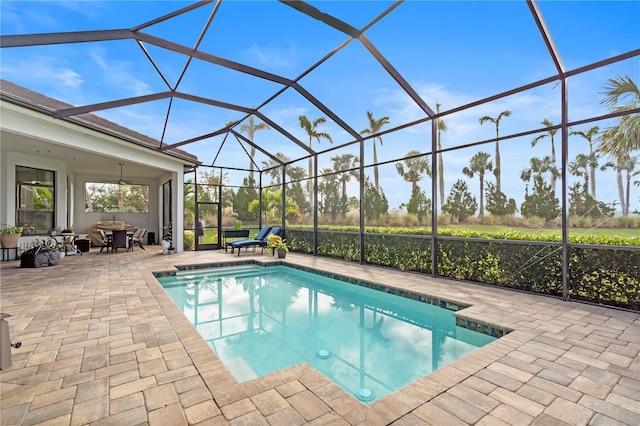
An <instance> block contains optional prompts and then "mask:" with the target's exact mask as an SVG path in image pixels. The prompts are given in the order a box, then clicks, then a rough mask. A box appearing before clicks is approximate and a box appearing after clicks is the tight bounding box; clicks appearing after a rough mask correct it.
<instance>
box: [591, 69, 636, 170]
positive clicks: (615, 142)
mask: <svg viewBox="0 0 640 426" xmlns="http://www.w3.org/2000/svg"><path fill="white" fill-rule="evenodd" d="M605 89H606V92H604V95H605V98H604V99H603V100H602V103H603V104H605V105H607V106H608V107H609V108H610V109H611V111H613V112H623V111H631V110H633V109H637V108H639V107H640V89H638V86H637V85H636V83H635V82H634V81H633V80H632V79H631V77H629V76H628V75H627V76H624V77H620V76H618V77H616V78H612V79H609V81H608V82H607V85H606V86H605ZM624 99H628V101H627V103H626V104H624V105H619V102H620V101H622V100H624ZM600 150H601V151H602V152H605V153H607V154H609V155H611V156H612V157H613V158H616V159H624V158H626V157H627V156H628V155H629V154H630V153H631V152H632V151H636V150H640V114H638V113H635V114H628V115H624V116H622V117H621V118H620V122H619V123H618V124H617V125H616V126H612V127H609V128H608V129H606V130H605V131H604V132H603V133H602V137H601V143H600Z"/></svg>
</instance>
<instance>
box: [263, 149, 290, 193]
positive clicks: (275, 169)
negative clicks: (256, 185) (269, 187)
mask: <svg viewBox="0 0 640 426" xmlns="http://www.w3.org/2000/svg"><path fill="white" fill-rule="evenodd" d="M276 158H277V159H279V160H280V161H282V162H283V163H288V162H289V161H291V160H290V159H289V157H287V156H286V155H284V154H283V153H281V152H277V153H276ZM262 165H263V166H264V169H263V170H269V176H271V182H272V183H275V184H277V185H280V184H281V183H282V169H281V168H280V163H279V162H277V161H275V160H272V159H269V160H267V161H263V162H262Z"/></svg>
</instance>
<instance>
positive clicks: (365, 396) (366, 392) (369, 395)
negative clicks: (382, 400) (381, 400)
mask: <svg viewBox="0 0 640 426" xmlns="http://www.w3.org/2000/svg"><path fill="white" fill-rule="evenodd" d="M356 396H357V397H358V399H359V400H360V401H371V400H372V399H373V398H374V395H373V391H372V390H371V389H369V388H360V389H358V394H357V395H356Z"/></svg>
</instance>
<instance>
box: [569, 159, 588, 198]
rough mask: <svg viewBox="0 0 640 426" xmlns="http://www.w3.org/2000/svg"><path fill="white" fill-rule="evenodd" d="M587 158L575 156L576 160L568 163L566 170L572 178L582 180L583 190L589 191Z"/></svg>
mask: <svg viewBox="0 0 640 426" xmlns="http://www.w3.org/2000/svg"><path fill="white" fill-rule="evenodd" d="M590 164H591V163H590V161H589V156H588V155H586V154H578V155H576V159H575V160H573V161H572V162H570V163H569V166H568V170H569V173H571V174H572V175H574V176H578V177H582V178H584V190H585V191H588V190H589V176H590V173H589V167H590Z"/></svg>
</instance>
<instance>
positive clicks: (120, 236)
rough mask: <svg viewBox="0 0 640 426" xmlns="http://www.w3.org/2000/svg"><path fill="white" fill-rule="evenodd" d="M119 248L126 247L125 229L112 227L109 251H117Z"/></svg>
mask: <svg viewBox="0 0 640 426" xmlns="http://www.w3.org/2000/svg"><path fill="white" fill-rule="evenodd" d="M119 248H124V249H126V248H127V230H126V229H114V230H113V236H112V237H111V251H118V249H119Z"/></svg>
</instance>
